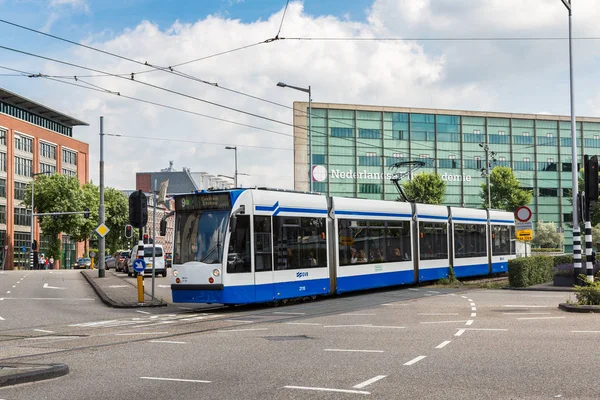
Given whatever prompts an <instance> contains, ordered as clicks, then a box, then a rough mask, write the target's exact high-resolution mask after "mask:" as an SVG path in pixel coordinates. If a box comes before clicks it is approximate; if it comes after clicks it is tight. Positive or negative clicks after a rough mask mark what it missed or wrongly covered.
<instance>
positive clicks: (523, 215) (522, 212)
mask: <svg viewBox="0 0 600 400" xmlns="http://www.w3.org/2000/svg"><path fill="white" fill-rule="evenodd" d="M515 218H516V219H517V220H518V221H520V222H527V221H529V220H530V219H531V209H530V208H529V207H527V206H521V207H519V208H517V211H515Z"/></svg>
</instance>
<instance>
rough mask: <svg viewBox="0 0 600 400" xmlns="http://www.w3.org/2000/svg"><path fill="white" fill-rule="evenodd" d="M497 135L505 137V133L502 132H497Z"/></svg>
mask: <svg viewBox="0 0 600 400" xmlns="http://www.w3.org/2000/svg"><path fill="white" fill-rule="evenodd" d="M498 135H500V136H504V135H506V132H504V131H498Z"/></svg>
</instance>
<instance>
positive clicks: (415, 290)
mask: <svg viewBox="0 0 600 400" xmlns="http://www.w3.org/2000/svg"><path fill="white" fill-rule="evenodd" d="M408 290H412V291H413V292H418V291H419V289H414V288H410V289H408Z"/></svg>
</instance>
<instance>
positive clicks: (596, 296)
mask: <svg viewBox="0 0 600 400" xmlns="http://www.w3.org/2000/svg"><path fill="white" fill-rule="evenodd" d="M579 278H580V279H581V280H582V281H584V282H585V285H584V286H577V285H575V297H577V304H580V305H582V306H598V305H600V281H598V280H596V281H595V282H592V281H590V280H588V279H587V277H586V276H585V275H579Z"/></svg>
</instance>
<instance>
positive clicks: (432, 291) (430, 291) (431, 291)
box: [427, 290, 439, 294]
mask: <svg viewBox="0 0 600 400" xmlns="http://www.w3.org/2000/svg"><path fill="white" fill-rule="evenodd" d="M427 293H436V294H437V293H439V292H436V291H435V290H428V291H427Z"/></svg>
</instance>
